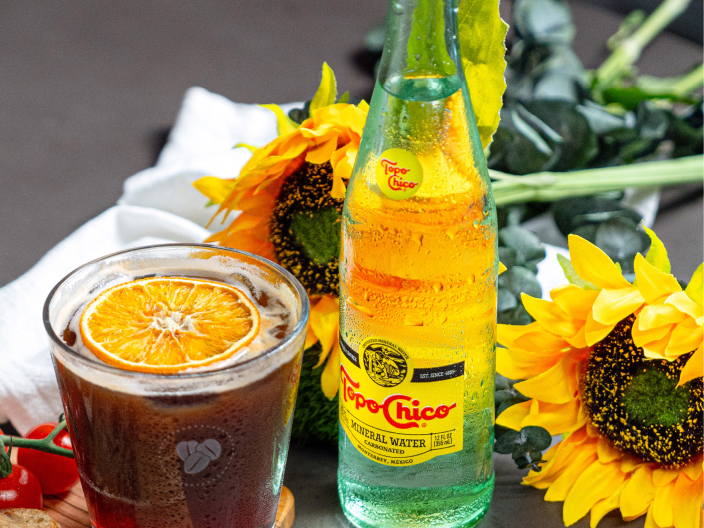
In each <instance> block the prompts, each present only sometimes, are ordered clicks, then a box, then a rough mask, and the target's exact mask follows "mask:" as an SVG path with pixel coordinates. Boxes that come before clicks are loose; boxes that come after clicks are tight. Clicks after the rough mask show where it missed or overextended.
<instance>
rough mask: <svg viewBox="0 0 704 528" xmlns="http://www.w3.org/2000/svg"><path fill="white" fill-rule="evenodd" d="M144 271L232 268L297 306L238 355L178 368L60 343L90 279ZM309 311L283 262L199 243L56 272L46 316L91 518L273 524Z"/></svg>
mask: <svg viewBox="0 0 704 528" xmlns="http://www.w3.org/2000/svg"><path fill="white" fill-rule="evenodd" d="M153 275H159V276H161V275H164V276H168V275H175V276H180V277H184V276H186V277H193V278H204V279H209V280H215V281H220V282H225V283H228V282H232V281H233V280H236V281H237V282H238V283H239V284H246V285H248V289H250V292H249V294H250V297H251V298H252V299H253V300H254V301H255V302H256V303H257V304H259V305H260V306H267V305H270V303H276V302H277V298H279V299H281V298H286V299H288V300H289V303H288V306H293V307H294V308H293V310H290V311H291V312H292V313H289V314H288V317H287V321H288V330H287V331H285V332H283V333H282V334H280V335H279V336H278V337H280V341H278V343H277V344H276V345H275V346H273V347H270V348H268V349H265V350H262V351H261V352H259V353H255V354H253V357H247V359H246V360H243V361H242V362H240V363H236V364H234V365H232V364H231V365H229V366H228V365H223V366H221V367H218V366H217V365H215V366H211V367H209V368H208V369H203V370H193V371H188V370H187V371H185V372H180V373H178V374H155V373H144V372H133V371H127V370H121V369H119V368H116V367H113V366H110V365H108V364H106V363H103V362H102V361H100V360H98V359H97V358H95V357H94V356H92V355H90V354H85V353H82V352H81V351H77V350H74V348H75V347H74V348H72V347H71V346H69V344H71V345H73V344H74V343H73V342H72V341H75V339H76V335H75V333H72V332H71V330H70V329H69V328H68V327H67V326H66V325H67V322H68V321H69V320H71V319H72V318H73V317H75V315H76V314H77V313H79V312H80V311H81V310H82V309H83V305H84V304H85V302H86V301H87V300H89V299H90V297H91V291H95V289H96V288H101V287H103V286H104V285H105V284H111V283H113V282H117V283H119V282H120V281H126V280H134V279H137V278H143V277H149V276H153ZM261 281H265V284H266V285H268V287H269V289H268V291H269V293H268V294H267V293H266V292H265V291H264V290H262V289H261V288H258V287H257V286H256V284H261ZM271 292H274V294H275V295H272V294H271ZM280 304H281V306H284V304H283V303H280ZM269 308H271V306H269ZM308 313H309V304H308V297H307V296H306V293H305V291H304V289H303V288H302V286H301V285H300V283H299V282H298V281H297V280H296V279H295V278H294V277H293V276H292V275H291V274H290V273H288V272H287V271H286V270H284V269H283V268H281V267H280V266H278V265H276V264H274V263H272V262H270V261H268V260H266V259H263V258H261V257H257V256H255V255H251V254H249V253H245V252H241V251H235V250H231V249H227V248H218V247H213V246H206V245H184V244H167V245H161V246H150V247H144V248H137V249H132V250H128V251H123V252H120V253H115V254H113V255H109V256H107V257H104V258H101V259H98V260H95V261H93V262H89V263H88V264H85V265H84V266H81V267H80V268H78V269H76V270H75V271H73V272H72V273H70V274H69V275H68V276H67V277H65V278H64V279H63V280H62V281H61V282H59V283H58V284H57V285H56V286H55V287H54V289H53V290H52V291H51V293H50V294H49V297H48V299H47V301H46V304H45V305H44V314H43V315H44V325H45V328H46V331H47V333H48V335H49V342H50V346H51V352H52V358H53V362H54V368H55V371H56V377H57V380H58V382H59V387H60V389H61V395H62V399H63V405H64V409H65V412H66V420H67V423H68V429H69V432H70V435H71V439H72V442H73V449H74V454H75V457H76V462H77V464H78V471H79V474H80V478H81V484H82V486H83V491H84V493H85V496H86V501H87V503H88V510H89V514H90V518H91V522H92V523H93V526H94V527H96V528H118V527H119V528H165V527H169V528H187V527H188V528H191V527H193V528H234V527H243V528H264V527H271V526H273V525H274V522H275V516H276V510H277V506H278V501H279V496H280V493H281V485H282V478H283V471H284V466H285V462H286V455H287V451H288V442H289V435H290V430H291V422H292V417H293V408H294V402H295V399H296V391H297V388H298V378H299V374H300V367H301V356H302V349H303V344H304V341H305V336H306V327H307V323H308ZM263 323H264V321H263ZM262 328H264V324H263V325H262ZM262 331H263V330H262ZM283 334H285V335H283ZM67 342H68V344H67Z"/></svg>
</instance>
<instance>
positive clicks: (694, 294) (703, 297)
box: [684, 264, 704, 304]
mask: <svg viewBox="0 0 704 528" xmlns="http://www.w3.org/2000/svg"><path fill="white" fill-rule="evenodd" d="M703 277H704V264H699V267H698V268H697V269H696V271H695V272H694V274H693V275H692V279H691V280H690V281H689V284H688V285H687V287H686V288H685V290H684V292H685V293H686V294H687V296H688V297H689V298H690V299H692V300H693V301H694V302H695V303H697V304H702V302H704V286H703V284H702V283H703V282H704V281H703V280H702V279H703Z"/></svg>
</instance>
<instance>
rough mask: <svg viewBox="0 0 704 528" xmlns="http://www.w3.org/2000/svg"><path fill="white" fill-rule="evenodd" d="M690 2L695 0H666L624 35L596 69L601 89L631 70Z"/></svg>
mask: <svg viewBox="0 0 704 528" xmlns="http://www.w3.org/2000/svg"><path fill="white" fill-rule="evenodd" d="M690 2H691V0H665V1H664V2H662V3H661V4H660V5H659V6H658V7H657V9H656V10H655V11H653V12H652V13H651V14H650V16H649V17H648V18H646V19H645V22H643V24H642V25H641V26H640V27H639V28H638V29H636V30H635V31H634V32H633V33H632V34H631V35H630V36H629V37H626V38H624V39H623V40H622V41H621V43H620V44H619V46H618V47H617V48H616V50H615V51H614V52H613V53H612V54H611V56H609V58H608V59H606V60H605V61H604V63H603V64H602V65H601V66H600V67H599V69H597V70H596V72H595V73H594V75H595V88H596V90H597V92H598V91H600V90H603V89H605V88H608V87H609V86H612V85H613V84H614V83H616V82H618V81H619V80H620V79H621V78H622V77H623V76H624V75H627V74H628V73H630V72H631V70H632V67H633V64H634V63H635V62H636V61H637V60H638V59H639V58H640V55H641V53H642V52H643V48H645V47H646V46H647V45H648V44H649V43H650V41H652V40H653V38H655V36H657V35H658V34H659V33H660V32H661V31H662V30H663V29H664V28H665V27H667V26H668V24H670V22H672V21H673V20H674V19H675V18H677V17H678V16H679V15H680V14H682V12H683V11H684V10H685V9H686V8H687V6H688V5H689V4H690Z"/></svg>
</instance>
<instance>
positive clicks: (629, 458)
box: [621, 453, 643, 473]
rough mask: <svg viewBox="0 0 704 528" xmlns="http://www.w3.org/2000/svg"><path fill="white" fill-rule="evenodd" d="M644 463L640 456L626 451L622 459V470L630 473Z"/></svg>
mask: <svg viewBox="0 0 704 528" xmlns="http://www.w3.org/2000/svg"><path fill="white" fill-rule="evenodd" d="M642 463H643V461H642V460H640V459H639V458H636V457H634V456H633V455H629V454H628V453H624V455H623V458H622V459H621V471H623V472H624V473H630V472H631V471H634V470H635V469H636V468H638V467H639V466H640V465H641V464H642Z"/></svg>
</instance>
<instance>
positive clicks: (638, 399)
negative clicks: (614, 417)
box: [622, 368, 689, 427]
mask: <svg viewBox="0 0 704 528" xmlns="http://www.w3.org/2000/svg"><path fill="white" fill-rule="evenodd" d="M622 401H623V403H624V404H625V406H626V411H627V412H628V416H630V417H631V418H632V419H633V420H635V421H636V422H638V423H641V424H643V425H648V426H652V425H663V426H665V427H672V426H673V425H677V424H678V423H681V422H682V421H684V420H686V418H687V411H688V409H689V394H688V393H687V389H685V388H684V387H679V388H677V380H676V379H673V378H670V377H668V376H667V374H665V373H664V372H660V371H659V370H657V368H652V369H649V370H646V371H645V372H643V373H640V374H636V375H635V377H634V378H633V381H631V384H630V385H629V386H628V387H626V389H625V390H624V392H623V397H622Z"/></svg>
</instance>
